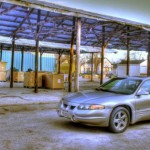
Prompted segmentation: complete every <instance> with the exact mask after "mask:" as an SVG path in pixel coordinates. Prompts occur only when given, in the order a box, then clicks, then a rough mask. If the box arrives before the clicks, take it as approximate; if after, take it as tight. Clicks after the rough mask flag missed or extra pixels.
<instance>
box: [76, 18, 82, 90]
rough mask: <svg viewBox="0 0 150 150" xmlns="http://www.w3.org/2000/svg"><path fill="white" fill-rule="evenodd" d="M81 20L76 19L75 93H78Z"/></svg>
mask: <svg viewBox="0 0 150 150" xmlns="http://www.w3.org/2000/svg"><path fill="white" fill-rule="evenodd" d="M80 43H81V18H77V36H76V65H75V67H76V69H75V70H76V72H75V92H78V91H79V72H80Z"/></svg>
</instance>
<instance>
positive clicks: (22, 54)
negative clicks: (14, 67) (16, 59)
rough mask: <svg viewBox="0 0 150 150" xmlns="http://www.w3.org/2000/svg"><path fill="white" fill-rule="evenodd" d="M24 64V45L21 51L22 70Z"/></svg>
mask: <svg viewBox="0 0 150 150" xmlns="http://www.w3.org/2000/svg"><path fill="white" fill-rule="evenodd" d="M23 66H24V46H23V47H22V51H21V71H23V69H24V68H23Z"/></svg>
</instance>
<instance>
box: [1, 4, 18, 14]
mask: <svg viewBox="0 0 150 150" xmlns="http://www.w3.org/2000/svg"><path fill="white" fill-rule="evenodd" d="M16 7H17V5H13V6H11V7H10V8H8V9H5V10H3V11H2V12H0V15H5V14H6V13H8V12H9V11H11V10H13V9H15V8H16Z"/></svg>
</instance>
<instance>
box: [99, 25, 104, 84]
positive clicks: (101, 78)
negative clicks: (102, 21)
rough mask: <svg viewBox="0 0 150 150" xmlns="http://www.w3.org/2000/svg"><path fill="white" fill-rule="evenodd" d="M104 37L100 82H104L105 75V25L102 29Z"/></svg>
mask: <svg viewBox="0 0 150 150" xmlns="http://www.w3.org/2000/svg"><path fill="white" fill-rule="evenodd" d="M102 32H103V38H102V50H101V74H100V84H103V76H104V72H103V70H104V51H105V26H103V29H102Z"/></svg>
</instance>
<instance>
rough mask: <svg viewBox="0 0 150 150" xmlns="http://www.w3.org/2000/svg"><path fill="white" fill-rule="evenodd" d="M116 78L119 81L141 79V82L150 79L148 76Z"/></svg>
mask: <svg viewBox="0 0 150 150" xmlns="http://www.w3.org/2000/svg"><path fill="white" fill-rule="evenodd" d="M116 78H119V79H122V78H127V79H139V80H147V79H150V77H148V76H124V77H116Z"/></svg>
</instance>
